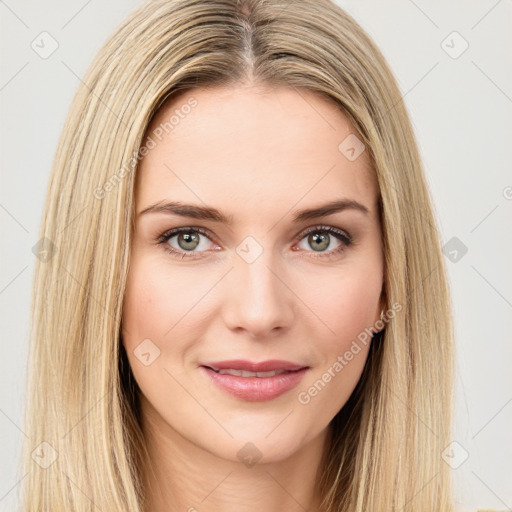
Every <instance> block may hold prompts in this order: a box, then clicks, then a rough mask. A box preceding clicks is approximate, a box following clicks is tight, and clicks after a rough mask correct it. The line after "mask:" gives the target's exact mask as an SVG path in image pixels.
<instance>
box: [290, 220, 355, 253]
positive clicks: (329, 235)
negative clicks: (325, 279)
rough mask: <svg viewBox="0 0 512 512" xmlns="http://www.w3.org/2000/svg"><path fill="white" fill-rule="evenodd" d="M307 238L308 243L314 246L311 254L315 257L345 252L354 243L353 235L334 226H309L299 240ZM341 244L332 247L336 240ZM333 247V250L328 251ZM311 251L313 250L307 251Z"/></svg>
mask: <svg viewBox="0 0 512 512" xmlns="http://www.w3.org/2000/svg"><path fill="white" fill-rule="evenodd" d="M305 238H306V244H307V245H309V246H310V247H313V251H312V252H313V253H316V254H312V255H311V256H313V257H314V258H329V257H332V256H336V255H338V254H340V253H341V252H343V251H344V250H345V249H346V248H347V247H348V246H350V245H352V244H353V239H352V237H351V236H350V235H349V234H348V233H347V232H346V231H342V230H341V229H338V228H335V227H333V226H314V227H312V228H309V229H308V230H307V231H306V232H305V233H302V234H301V236H300V237H299V240H300V241H302V240H303V239H305ZM336 241H337V242H339V244H338V245H337V246H336V247H334V248H332V244H333V243H334V242H336ZM329 247H331V250H329V251H327V250H326V249H328V248H329ZM307 252H311V251H307Z"/></svg>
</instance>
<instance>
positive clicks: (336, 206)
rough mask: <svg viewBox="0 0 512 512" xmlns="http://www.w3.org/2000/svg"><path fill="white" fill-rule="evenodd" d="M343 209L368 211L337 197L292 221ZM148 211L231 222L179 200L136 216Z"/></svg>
mask: <svg viewBox="0 0 512 512" xmlns="http://www.w3.org/2000/svg"><path fill="white" fill-rule="evenodd" d="M344 210H355V211H359V212H361V213H363V214H365V215H368V213H369V212H370V210H369V209H368V208H367V207H366V206H365V205H363V204H361V203H359V202H357V201H355V200H353V199H338V200H335V201H331V202H329V203H326V204H324V205H321V206H318V207H315V208H308V209H305V210H299V211H295V212H293V222H294V223H300V222H304V221H307V220H311V219H316V218H318V217H324V216H327V215H332V214H333V213H338V212H342V211H344ZM148 213H167V214H174V215H180V216H182V217H190V218H193V219H201V220H211V221H214V222H219V223H223V224H228V225H231V224H232V222H233V221H232V217H229V218H228V217H227V216H225V215H224V214H223V213H221V212H220V211H219V210H217V209H216V208H211V207H207V206H199V205H193V204H184V203H182V202H180V201H159V202H158V203H155V204H153V205H151V206H148V207H147V208H144V209H143V210H142V211H140V212H139V213H138V214H137V216H141V215H146V214H148Z"/></svg>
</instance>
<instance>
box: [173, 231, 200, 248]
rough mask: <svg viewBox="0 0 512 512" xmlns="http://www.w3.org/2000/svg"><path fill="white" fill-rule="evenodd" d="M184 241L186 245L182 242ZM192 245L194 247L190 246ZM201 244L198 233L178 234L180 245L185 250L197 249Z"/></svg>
mask: <svg viewBox="0 0 512 512" xmlns="http://www.w3.org/2000/svg"><path fill="white" fill-rule="evenodd" d="M182 241H184V243H185V245H183V244H182V243H181V242H182ZM188 244H192V246H190V245H188ZM198 244H199V236H198V234H197V233H191V232H189V233H179V234H178V245H179V246H180V247H181V248H182V249H183V250H191V249H195V248H196V247H197V245H198Z"/></svg>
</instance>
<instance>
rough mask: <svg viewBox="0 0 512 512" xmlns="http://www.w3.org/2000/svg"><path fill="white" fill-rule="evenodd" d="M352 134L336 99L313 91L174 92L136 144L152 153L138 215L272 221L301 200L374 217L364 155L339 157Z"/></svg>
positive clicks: (140, 178) (142, 176)
mask: <svg viewBox="0 0 512 512" xmlns="http://www.w3.org/2000/svg"><path fill="white" fill-rule="evenodd" d="M351 134H352V135H351ZM355 134H356V131H355V129H354V127H353V126H352V124H351V123H350V121H349V120H348V118H347V117H346V116H345V115H344V114H343V112H342V110H341V109H340V108H339V107H338V106H337V105H336V104H335V103H334V102H333V101H329V100H328V99H326V98H323V97H322V96H319V95H318V94H316V93H313V92H311V91H305V90H300V91H298V90H297V89H293V88H286V87H283V88H275V89H269V88H266V89H263V88H258V87H254V86H236V87H230V88H221V87H218V88H208V89H193V90H190V91H185V92H181V93H180V94H179V95H177V96H175V97H173V98H171V99H170V100H168V101H167V102H166V103H164V105H163V106H162V107H161V108H160V109H159V111H158V112H157V113H156V115H155V116H154V118H153V120H152V122H151V123H150V125H149V127H148V130H147V132H146V137H145V139H144V141H143V144H146V145H147V147H148V148H150V149H149V151H148V153H147V154H146V156H145V157H144V158H143V159H142V161H141V165H140V166H139V170H138V175H137V190H136V197H137V205H138V210H141V209H142V208H144V206H147V205H148V204H150V203H154V202H157V201H160V200H182V201H190V202H196V203H197V202H205V203H208V204H210V205H215V206H217V207H219V208H222V209H223V210H225V209H226V208H225V207H227V205H230V204H231V205H233V210H236V215H241V216H243V215H247V216H254V215H255V214H257V213H258V212H261V208H262V206H263V205H265V207H266V208H269V209H275V212H276V214H278V213H279V211H280V209H284V208H285V207H287V206H288V207H291V206H292V205H295V204H297V203H298V202H299V201H300V203H301V204H303V205H306V204H308V205H310V204H313V203H315V202H318V201H320V200H321V201H325V199H337V198H340V197H348V198H350V199H354V200H357V201H360V202H362V203H363V204H366V205H367V206H368V207H369V209H370V210H371V212H372V214H373V213H374V212H373V210H374V209H375V207H376V199H377V185H376V180H375V176H374V172H373V170H372V169H371V166H370V163H369V154H368V153H369V151H368V149H367V148H365V150H364V151H363V152H362V153H361V154H360V156H359V157H357V158H356V159H355V160H354V159H349V158H347V153H346V151H345V150H346V143H344V142H343V141H345V140H348V141H352V140H353V139H352V138H349V139H347V137H348V136H350V137H354V136H355ZM355 140H357V139H355ZM340 144H341V146H340ZM349 145H350V144H349ZM363 147H364V146H363ZM358 149H361V147H359V148H358Z"/></svg>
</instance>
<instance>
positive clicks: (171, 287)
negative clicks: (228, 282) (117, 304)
mask: <svg viewBox="0 0 512 512" xmlns="http://www.w3.org/2000/svg"><path fill="white" fill-rule="evenodd" d="M191 277H192V276H190V275H188V274H187V273H186V272H183V271H180V272H172V273H170V272H169V268H168V267H165V266H162V263H161V262H158V261H156V259H152V258H146V259H141V260H138V261H137V260H136V259H135V260H134V261H133V262H132V265H131V267H130V273H129V276H128V280H127V286H126V292H125V298H124V304H123V329H124V330H126V331H127V332H128V333H130V336H129V337H131V339H132V341H133V340H136V339H139V338H141V339H144V338H152V337H154V339H158V340H163V339H167V338H168V337H169V336H171V335H172V336H173V337H174V334H175V333H176V331H178V330H179V329H181V326H182V323H183V322H182V320H181V319H182V318H184V317H185V318H186V319H187V320H188V318H189V316H190V317H193V311H190V310H191V308H192V306H193V305H194V304H196V303H197V302H199V300H200V299H201V296H202V295H204V293H205V290H202V289H199V287H198V286H197V283H196V282H195V281H194V280H193V279H191ZM205 286H206V285H205ZM185 323H186V322H185ZM171 330H172V331H171Z"/></svg>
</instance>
